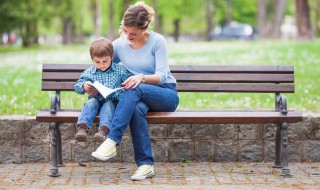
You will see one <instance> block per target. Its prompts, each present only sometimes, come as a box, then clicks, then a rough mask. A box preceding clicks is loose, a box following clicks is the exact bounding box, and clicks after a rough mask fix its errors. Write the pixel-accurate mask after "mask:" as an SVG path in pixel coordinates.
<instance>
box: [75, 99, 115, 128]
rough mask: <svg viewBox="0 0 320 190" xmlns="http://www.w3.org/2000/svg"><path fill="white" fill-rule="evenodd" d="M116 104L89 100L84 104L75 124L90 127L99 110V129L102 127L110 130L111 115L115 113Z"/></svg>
mask: <svg viewBox="0 0 320 190" xmlns="http://www.w3.org/2000/svg"><path fill="white" fill-rule="evenodd" d="M116 106H117V103H116V102H114V101H107V102H106V101H99V100H98V99H97V98H90V99H89V100H88V101H87V102H85V103H84V107H83V109H82V111H81V114H80V116H79V117H78V122H77V124H80V123H85V124H86V125H87V126H88V127H89V128H90V127H91V125H92V123H93V120H94V118H95V117H96V115H97V113H98V111H99V110H100V115H99V118H100V123H99V129H100V127H101V126H102V125H105V126H107V127H109V128H110V126H111V121H112V118H113V114H114V112H115V109H116Z"/></svg>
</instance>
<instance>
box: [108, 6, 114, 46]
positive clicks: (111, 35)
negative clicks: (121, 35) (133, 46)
mask: <svg viewBox="0 0 320 190" xmlns="http://www.w3.org/2000/svg"><path fill="white" fill-rule="evenodd" d="M114 38H115V34H114V0H109V39H110V40H113V39H114Z"/></svg>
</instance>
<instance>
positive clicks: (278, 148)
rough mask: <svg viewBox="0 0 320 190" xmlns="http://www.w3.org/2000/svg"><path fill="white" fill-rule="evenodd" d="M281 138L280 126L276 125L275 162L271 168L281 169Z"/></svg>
mask: <svg viewBox="0 0 320 190" xmlns="http://www.w3.org/2000/svg"><path fill="white" fill-rule="evenodd" d="M281 141H282V137H281V124H277V132H276V144H275V156H276V157H275V162H274V165H273V166H272V167H273V168H282V166H281V146H282V143H281Z"/></svg>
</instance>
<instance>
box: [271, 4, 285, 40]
mask: <svg viewBox="0 0 320 190" xmlns="http://www.w3.org/2000/svg"><path fill="white" fill-rule="evenodd" d="M285 5H286V0H278V1H276V3H275V14H274V20H273V27H272V28H273V30H272V37H273V38H280V37H281V31H280V27H281V24H282V21H283V17H284V12H285Z"/></svg>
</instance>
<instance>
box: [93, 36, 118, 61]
mask: <svg viewBox="0 0 320 190" xmlns="http://www.w3.org/2000/svg"><path fill="white" fill-rule="evenodd" d="M113 54H114V52H113V45H112V42H111V41H110V40H108V39H106V38H99V39H96V40H94V41H93V42H92V44H91V46H90V56H91V59H93V57H99V58H101V57H105V56H110V57H111V58H112V57H113Z"/></svg>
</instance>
